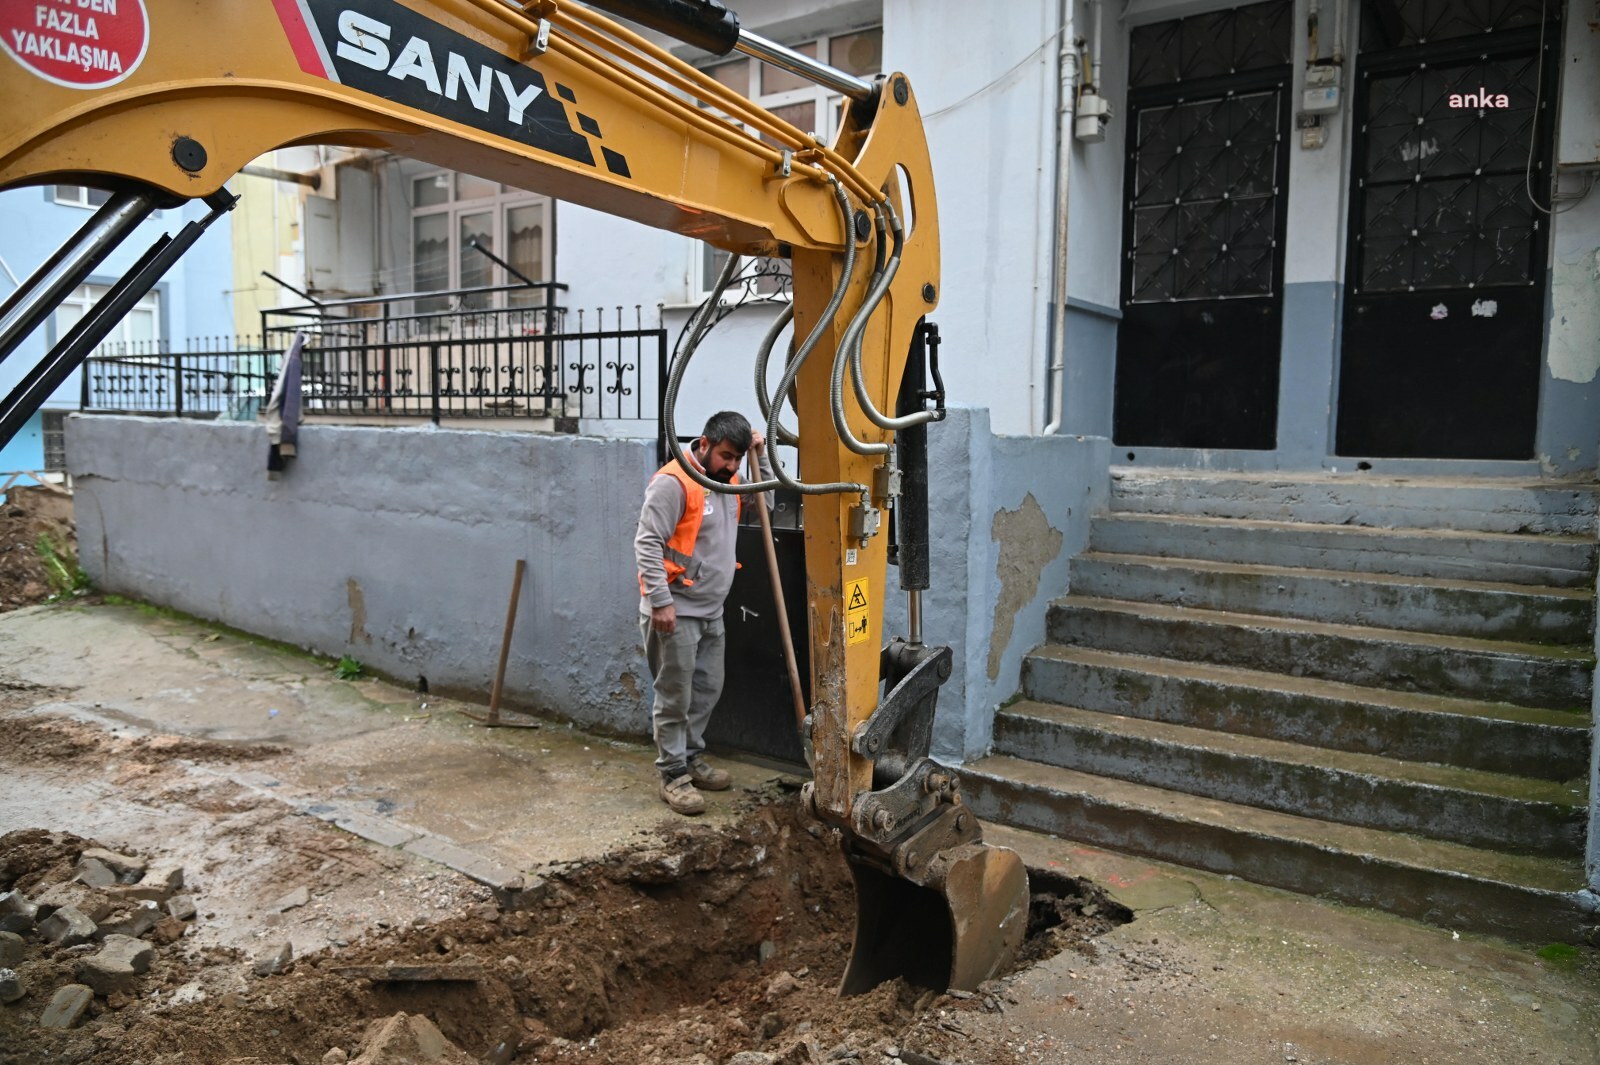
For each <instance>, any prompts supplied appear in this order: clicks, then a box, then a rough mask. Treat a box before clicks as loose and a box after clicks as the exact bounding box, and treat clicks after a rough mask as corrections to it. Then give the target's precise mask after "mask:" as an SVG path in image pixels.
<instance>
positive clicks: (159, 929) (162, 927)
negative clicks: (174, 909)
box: [150, 917, 189, 947]
mask: <svg viewBox="0 0 1600 1065" xmlns="http://www.w3.org/2000/svg"><path fill="white" fill-rule="evenodd" d="M188 930H189V926H188V925H186V924H184V923H183V922H182V921H180V920H178V919H177V918H176V917H163V918H161V920H159V921H157V922H156V926H155V927H154V928H152V929H151V930H150V938H151V940H153V941H154V942H156V943H159V944H161V945H162V946H163V947H164V946H167V945H168V944H169V943H176V942H177V941H178V940H180V939H182V938H183V934H184V933H185V932H187V931H188Z"/></svg>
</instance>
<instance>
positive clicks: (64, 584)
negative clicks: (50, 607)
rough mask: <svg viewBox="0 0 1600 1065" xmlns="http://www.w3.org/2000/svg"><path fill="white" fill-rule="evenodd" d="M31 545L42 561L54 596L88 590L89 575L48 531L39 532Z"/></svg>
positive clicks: (58, 596)
mask: <svg viewBox="0 0 1600 1065" xmlns="http://www.w3.org/2000/svg"><path fill="white" fill-rule="evenodd" d="M33 546H34V550H35V551H37V552H38V553H39V558H40V559H41V560H42V561H43V562H44V569H45V578H46V579H47V580H48V581H49V582H50V591H51V592H52V593H53V594H54V596H55V597H56V598H60V597H61V596H65V595H77V594H80V593H83V592H86V591H88V590H89V575H88V574H87V573H85V572H83V570H81V569H79V568H78V560H77V559H76V558H74V557H73V555H72V553H71V552H70V551H68V550H67V549H66V547H65V546H64V545H62V544H60V543H57V542H56V541H55V540H54V539H52V538H51V536H50V534H49V533H40V534H39V539H38V540H36V541H35V542H34V545H33Z"/></svg>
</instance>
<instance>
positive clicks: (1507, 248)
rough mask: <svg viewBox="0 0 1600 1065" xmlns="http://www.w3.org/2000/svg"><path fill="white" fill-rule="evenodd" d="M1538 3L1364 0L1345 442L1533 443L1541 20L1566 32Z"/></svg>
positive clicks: (1542, 236) (1552, 60) (1433, 449)
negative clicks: (1542, 15) (1543, 15)
mask: <svg viewBox="0 0 1600 1065" xmlns="http://www.w3.org/2000/svg"><path fill="white" fill-rule="evenodd" d="M1560 6H1561V5H1560V4H1555V3H1552V4H1549V5H1548V7H1549V9H1550V14H1551V17H1552V21H1553V19H1554V16H1555V13H1556V11H1557V10H1558V9H1559V8H1560ZM1539 8H1540V4H1539V3H1538V2H1537V0H1501V2H1493V0H1486V2H1484V3H1478V4H1451V3H1445V2H1443V0H1382V2H1381V3H1379V2H1372V0H1369V2H1368V3H1367V4H1366V5H1365V7H1364V10H1363V32H1362V54H1361V59H1360V68H1361V69H1360V74H1359V77H1358V79H1357V82H1356V89H1355V100H1354V104H1355V107H1354V112H1353V113H1354V115H1355V116H1356V118H1357V120H1358V121H1359V123H1360V125H1359V126H1358V127H1357V129H1356V137H1355V151H1354V154H1353V158H1352V166H1353V167H1354V181H1353V182H1352V185H1353V188H1352V193H1351V197H1350V243H1349V253H1348V272H1347V276H1346V291H1345V308H1344V331H1343V343H1342V345H1341V357H1340V369H1339V401H1338V428H1337V437H1336V444H1335V449H1336V451H1337V453H1338V454H1341V455H1352V456H1361V455H1367V456H1385V457H1409V458H1455V459H1530V458H1532V457H1533V456H1534V434H1535V429H1536V426H1537V415H1538V402H1539V376H1540V358H1541V351H1542V349H1543V340H1544V317H1545V306H1544V300H1545V259H1546V245H1547V240H1548V231H1549V226H1548V224H1547V219H1546V216H1545V215H1544V214H1542V212H1541V211H1540V210H1539V209H1538V208H1537V207H1535V206H1534V204H1533V202H1532V201H1531V199H1530V195H1531V194H1530V189H1531V190H1535V191H1536V190H1539V189H1548V187H1549V182H1548V180H1544V176H1545V175H1547V174H1548V173H1549V169H1548V165H1549V152H1550V141H1551V137H1550V128H1551V123H1550V121H1549V116H1550V115H1551V114H1552V113H1553V110H1554V109H1553V108H1552V107H1551V106H1550V101H1551V100H1552V99H1553V90H1554V85H1555V81H1556V77H1555V75H1556V68H1557V67H1558V66H1559V64H1558V63H1557V61H1556V55H1557V52H1556V50H1555V49H1553V48H1551V49H1549V50H1548V51H1546V52H1545V54H1544V59H1543V62H1542V63H1541V60H1540V54H1541V36H1543V37H1544V38H1545V44H1546V45H1553V44H1554V43H1555V42H1557V41H1559V39H1560V34H1559V30H1558V28H1556V27H1555V26H1553V25H1552V26H1551V27H1548V28H1546V29H1545V30H1544V31H1543V32H1541V28H1540V26H1539ZM1541 68H1542V69H1541ZM1541 73H1542V74H1543V75H1544V78H1543V84H1541V79H1540V75H1541ZM1485 96H1486V97H1487V98H1488V99H1487V101H1486V105H1485V101H1484V100H1483V99H1482V97H1485ZM1541 199H1542V198H1541ZM1546 206H1548V205H1546Z"/></svg>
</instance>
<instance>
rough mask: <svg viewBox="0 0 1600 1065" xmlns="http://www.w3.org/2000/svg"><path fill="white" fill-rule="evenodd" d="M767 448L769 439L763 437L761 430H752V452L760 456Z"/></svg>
mask: <svg viewBox="0 0 1600 1065" xmlns="http://www.w3.org/2000/svg"><path fill="white" fill-rule="evenodd" d="M766 447H767V438H766V437H764V436H762V435H761V430H760V429H752V430H750V450H751V451H753V452H755V453H756V454H757V455H760V454H761V452H763V451H765V450H766Z"/></svg>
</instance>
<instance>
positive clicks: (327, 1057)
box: [322, 1047, 350, 1065]
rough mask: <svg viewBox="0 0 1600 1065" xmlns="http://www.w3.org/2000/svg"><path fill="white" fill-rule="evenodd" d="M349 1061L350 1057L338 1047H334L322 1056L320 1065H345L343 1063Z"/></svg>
mask: <svg viewBox="0 0 1600 1065" xmlns="http://www.w3.org/2000/svg"><path fill="white" fill-rule="evenodd" d="M349 1060H350V1055H349V1054H346V1053H345V1052H344V1051H343V1050H342V1049H340V1048H339V1047H334V1048H333V1049H332V1050H330V1051H328V1052H327V1053H326V1054H324V1055H322V1065H345V1062H347V1061H349Z"/></svg>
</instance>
